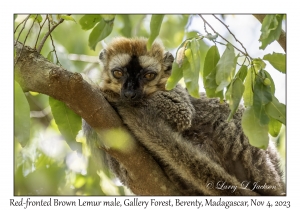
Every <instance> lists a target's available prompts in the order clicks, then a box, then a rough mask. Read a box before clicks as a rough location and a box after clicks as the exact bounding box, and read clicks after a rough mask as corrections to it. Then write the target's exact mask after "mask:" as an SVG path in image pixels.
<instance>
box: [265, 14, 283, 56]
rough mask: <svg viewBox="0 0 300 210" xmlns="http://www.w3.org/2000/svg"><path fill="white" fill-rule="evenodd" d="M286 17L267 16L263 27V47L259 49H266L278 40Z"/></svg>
mask: <svg viewBox="0 0 300 210" xmlns="http://www.w3.org/2000/svg"><path fill="white" fill-rule="evenodd" d="M283 16H284V15H266V17H265V18H264V20H263V22H262V25H261V36H260V38H259V41H261V46H260V47H259V49H263V50H264V49H265V48H266V47H267V45H269V44H271V43H272V42H273V41H275V40H278V39H279V36H280V34H281V30H282V29H281V25H282V19H283Z"/></svg>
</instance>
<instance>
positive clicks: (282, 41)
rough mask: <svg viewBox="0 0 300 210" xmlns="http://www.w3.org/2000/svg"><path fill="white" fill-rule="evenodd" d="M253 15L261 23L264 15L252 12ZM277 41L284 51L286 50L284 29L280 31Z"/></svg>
mask: <svg viewBox="0 0 300 210" xmlns="http://www.w3.org/2000/svg"><path fill="white" fill-rule="evenodd" d="M253 16H254V17H256V19H257V20H259V22H260V23H262V22H263V20H264V18H265V16H266V15H262V14H254V15H253ZM277 42H278V43H279V44H280V46H281V47H282V48H283V50H284V52H286V33H285V31H283V30H282V31H281V34H280V37H279V39H278V40H277Z"/></svg>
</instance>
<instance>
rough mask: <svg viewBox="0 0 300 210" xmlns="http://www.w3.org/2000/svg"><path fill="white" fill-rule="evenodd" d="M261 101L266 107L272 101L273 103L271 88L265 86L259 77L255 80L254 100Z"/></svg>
mask: <svg viewBox="0 0 300 210" xmlns="http://www.w3.org/2000/svg"><path fill="white" fill-rule="evenodd" d="M256 99H257V100H259V101H261V104H263V105H266V104H267V103H269V102H270V101H272V94H271V88H270V86H268V85H264V83H263V82H262V79H261V78H259V77H258V76H257V77H256V79H255V85H254V96H253V100H256Z"/></svg>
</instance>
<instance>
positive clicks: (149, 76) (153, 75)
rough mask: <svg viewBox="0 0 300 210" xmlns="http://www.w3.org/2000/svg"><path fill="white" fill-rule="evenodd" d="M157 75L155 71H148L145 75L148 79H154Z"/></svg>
mask: <svg viewBox="0 0 300 210" xmlns="http://www.w3.org/2000/svg"><path fill="white" fill-rule="evenodd" d="M155 77H156V74H155V73H147V74H145V75H144V78H145V79H147V80H148V81H150V80H153V79H154V78H155Z"/></svg>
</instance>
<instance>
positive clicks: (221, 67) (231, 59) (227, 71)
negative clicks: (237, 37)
mask: <svg viewBox="0 0 300 210" xmlns="http://www.w3.org/2000/svg"><path fill="white" fill-rule="evenodd" d="M235 66H236V57H235V54H234V49H233V47H232V45H231V44H227V48H226V50H225V52H224V53H223V55H222V56H221V58H220V60H219V62H218V64H217V66H216V72H217V74H216V83H217V84H218V87H217V89H216V92H219V91H221V90H223V89H224V88H225V87H227V86H228V85H229V83H230V82H231V80H232V77H233V75H234V71H235Z"/></svg>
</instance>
